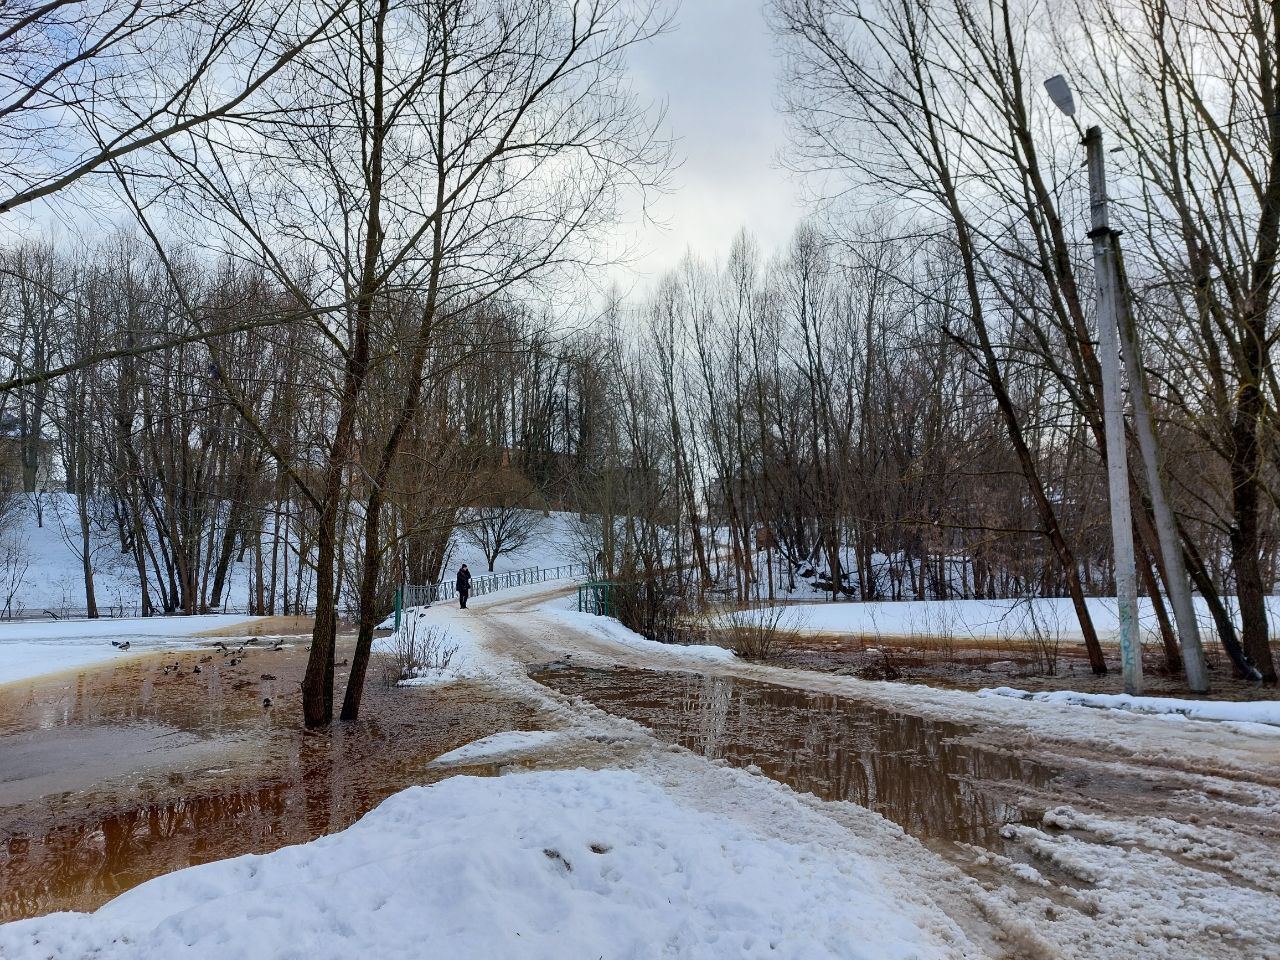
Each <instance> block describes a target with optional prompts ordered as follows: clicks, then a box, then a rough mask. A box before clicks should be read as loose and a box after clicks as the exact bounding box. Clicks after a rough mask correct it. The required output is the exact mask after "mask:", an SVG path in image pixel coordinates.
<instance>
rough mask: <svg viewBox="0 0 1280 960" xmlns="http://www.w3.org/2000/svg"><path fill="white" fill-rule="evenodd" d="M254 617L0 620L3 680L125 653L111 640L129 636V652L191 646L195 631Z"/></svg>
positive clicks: (81, 664) (65, 668)
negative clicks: (2, 621) (10, 621)
mask: <svg viewBox="0 0 1280 960" xmlns="http://www.w3.org/2000/svg"><path fill="white" fill-rule="evenodd" d="M254 619H256V618H255V617H245V616H237V615H235V614H208V615H205V616H195V617H139V618H136V619H131V618H130V619H119V620H53V621H34V622H12V623H0V683H11V682H13V681H15V680H25V679H27V678H28V677H35V676H39V675H40V674H44V673H56V672H57V671H59V670H71V669H74V668H76V667H84V666H88V665H90V664H94V663H101V662H103V661H106V660H111V659H114V658H116V657H120V656H123V654H121V652H120V651H119V650H117V649H116V648H115V647H113V646H112V645H111V641H112V640H114V641H116V642H117V643H123V642H125V641H128V643H129V652H130V653H136V652H145V651H147V650H156V649H163V648H166V647H181V646H190V645H191V638H192V637H193V636H194V635H195V634H199V633H204V632H206V631H208V630H217V629H221V628H224V627H230V626H235V625H237V624H241V623H249V622H251V621H253V620H254Z"/></svg>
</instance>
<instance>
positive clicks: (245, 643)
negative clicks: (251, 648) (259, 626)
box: [241, 637, 258, 646]
mask: <svg viewBox="0 0 1280 960" xmlns="http://www.w3.org/2000/svg"><path fill="white" fill-rule="evenodd" d="M257 642H258V638H257V637H250V638H249V639H248V640H246V641H245V642H244V644H241V646H244V645H247V644H254V643H257Z"/></svg>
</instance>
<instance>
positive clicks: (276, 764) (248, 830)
mask: <svg viewBox="0 0 1280 960" xmlns="http://www.w3.org/2000/svg"><path fill="white" fill-rule="evenodd" d="M371 693H372V694H373V695H372V696H371V697H370V699H369V701H368V703H367V705H373V704H377V705H378V708H379V709H381V710H383V711H385V712H383V713H381V714H380V715H379V714H378V713H377V712H376V711H371V713H370V715H369V716H368V718H367V719H365V720H362V721H360V722H359V723H357V724H353V725H343V726H335V727H334V728H332V730H330V731H326V732H325V733H323V734H315V733H312V734H303V733H302V732H301V731H299V730H286V729H282V728H276V729H275V730H274V731H273V732H272V733H271V735H270V736H269V737H268V736H264V738H263V739H262V740H261V741H254V742H252V743H251V744H249V749H251V750H253V751H254V754H255V756H254V760H253V761H248V762H246V763H245V765H244V770H245V774H244V776H246V777H247V778H250V782H248V783H243V784H242V785H240V786H239V787H238V788H237V787H236V786H234V785H232V786H229V787H228V786H225V785H224V786H223V787H222V789H221V790H220V791H219V792H217V793H208V792H206V793H204V794H201V793H200V791H202V790H203V791H208V790H209V789H210V785H209V783H207V782H206V783H204V784H202V783H201V782H200V781H198V780H196V781H186V782H184V781H182V780H181V779H180V778H177V779H175V780H174V781H173V782H171V783H169V784H168V785H166V787H164V788H162V790H161V793H162V794H163V795H162V796H161V797H160V798H157V799H153V800H152V801H151V802H146V803H141V804H139V803H137V801H136V795H130V794H129V793H128V792H126V793H124V794H123V795H122V794H119V793H115V792H112V788H107V789H105V790H104V791H103V792H102V793H101V794H98V795H92V794H91V795H89V796H87V797H86V798H85V799H84V800H83V801H82V802H81V803H80V804H79V805H78V809H77V810H76V811H75V812H74V813H73V814H72V815H71V816H72V817H74V819H70V818H63V819H62V820H61V821H60V822H55V823H53V824H51V825H49V826H48V827H47V828H46V829H45V830H44V832H43V833H41V832H39V830H36V831H28V832H26V833H25V834H22V833H15V832H12V831H6V832H8V833H9V836H8V839H7V841H6V843H5V844H4V845H3V846H0V921H4V920H12V919H16V918H19V917H25V916H32V915H34V914H38V913H47V912H49V911H51V910H68V909H72V910H75V909H79V910H86V909H92V908H94V907H97V906H99V905H101V904H102V903H103V902H105V901H106V900H108V899H110V898H111V897H113V896H115V895H116V894H118V893H121V892H123V891H124V890H127V889H129V888H130V887H133V886H136V885H137V884H138V883H141V882H143V881H145V880H148V879H150V878H152V877H154V876H158V875H159V874H162V873H167V872H168V871H171V870H176V869H179V868H181V867H184V866H188V865H190V864H194V863H205V862H208V861H210V860H220V859H224V858H227V857H233V856H239V855H240V854H244V853H265V852H267V851H270V850H274V849H277V848H279V847H281V846H284V845H286V844H291V843H300V842H303V841H305V840H310V839H314V838H315V837H317V836H320V835H322V834H325V833H331V832H333V831H336V830H341V829H343V828H345V827H347V826H349V825H350V824H351V823H353V822H354V821H355V820H357V819H359V818H360V817H361V816H363V815H364V814H365V813H366V812H368V811H369V810H370V809H371V808H372V807H374V806H375V805H376V804H378V803H379V802H381V801H382V800H383V799H384V798H386V797H387V796H389V795H390V794H392V793H394V792H396V791H397V790H401V789H403V788H404V787H407V786H410V785H412V784H415V783H425V782H429V780H430V779H432V778H433V777H432V775H431V774H429V773H428V772H426V769H425V768H426V761H427V760H429V759H431V758H432V757H435V756H438V755H440V754H441V753H444V752H445V751H447V750H452V749H454V748H455V747H459V746H461V745H462V744H464V743H467V742H470V741H471V740H475V739H477V738H479V737H481V736H484V735H485V734H487V733H491V732H492V731H493V730H494V729H495V728H496V729H513V728H523V727H526V726H527V725H528V722H529V720H530V719H531V716H532V713H531V711H530V710H529V708H527V707H524V706H520V705H516V704H510V703H504V702H495V701H487V702H475V703H471V702H452V701H446V700H433V701H427V700H425V699H424V698H422V697H420V696H418V695H417V694H415V693H412V692H403V691H402V692H399V693H396V692H391V693H384V692H383V691H376V692H375V691H373V690H372V689H371ZM73 696H75V698H76V701H77V702H78V703H82V704H83V703H87V702H89V701H90V700H92V698H82V697H81V696H80V691H73ZM236 709H239V707H238V706H237V707H236ZM259 709H260V708H259ZM125 805H128V806H127V807H125V808H124V809H121V807H122V806H125ZM95 806H96V807H97V809H96V810H95V809H94V807H95ZM11 813H12V811H11ZM3 816H4V812H3V811H0V828H2V827H3V826H4V820H3Z"/></svg>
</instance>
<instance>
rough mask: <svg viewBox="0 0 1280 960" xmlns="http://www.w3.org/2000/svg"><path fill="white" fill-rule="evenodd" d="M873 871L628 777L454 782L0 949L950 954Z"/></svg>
mask: <svg viewBox="0 0 1280 960" xmlns="http://www.w3.org/2000/svg"><path fill="white" fill-rule="evenodd" d="M948 928H949V925H948V924H946V923H945V922H942V923H940V922H939V920H938V918H937V917H936V916H931V915H930V914H929V912H928V911H927V910H926V908H925V906H924V905H923V904H921V903H920V901H919V899H918V898H917V897H915V896H913V895H912V893H911V891H910V890H908V889H907V888H906V886H905V884H904V883H903V881H902V879H901V878H899V877H897V876H895V875H894V874H893V873H892V872H891V871H888V870H885V869H883V868H882V867H881V866H880V865H878V864H876V863H874V862H870V861H867V860H864V859H856V858H852V857H850V856H848V855H846V854H842V852H841V851H833V850H830V849H824V848H822V847H821V846H819V845H817V844H797V843H787V842H783V841H779V840H776V839H772V838H768V837H762V836H760V835H759V834H757V833H756V832H754V831H753V830H752V829H750V827H749V826H748V825H747V824H744V823H741V822H738V821H735V820H734V819H732V818H725V817H720V816H714V815H711V814H709V813H707V812H704V811H700V810H696V809H694V808H692V807H690V806H688V805H686V804H684V803H681V802H680V801H678V800H676V799H675V798H673V797H672V796H671V795H670V794H668V793H667V792H666V791H665V790H663V789H662V788H661V787H660V786H659V785H658V784H656V783H654V782H653V781H651V780H648V779H646V778H644V777H642V776H639V775H637V774H635V773H630V772H622V771H611V770H604V771H586V770H574V771H557V772H546V773H528V774H523V775H520V776H508V777H502V778H498V779H476V778H471V777H456V778H453V779H451V780H447V781H444V782H443V783H439V784H437V785H435V786H431V787H414V788H410V789H408V790H405V791H403V792H401V793H399V794H397V795H395V796H393V797H391V798H390V799H388V800H387V801H385V802H384V803H383V804H382V805H381V806H380V807H378V808H377V809H375V810H374V811H372V812H371V813H369V814H368V815H366V816H365V817H364V818H363V819H362V820H360V821H359V822H358V823H356V824H355V825H354V826H352V827H350V828H349V829H347V830H344V831H342V832H341V833H338V834H334V835H332V836H328V837H324V838H321V839H319V840H316V841H314V842H312V843H306V844H301V845H299V846H294V847H286V848H284V849H282V850H278V851H276V852H274V853H270V854H267V855H265V856H244V857H239V858H236V859H233V860H225V861H222V862H219V863H211V864H205V865H202V866H197V867H191V868H189V869H186V870H181V871H179V872H177V873H172V874H169V875H167V876H163V877H159V878H157V879H155V880H152V881H151V882H150V883H147V884H144V885H143V886H140V887H137V888H135V889H134V890H132V891H130V892H128V893H126V894H124V895H123V896H121V897H118V898H117V899H115V900H113V901H112V902H111V903H109V904H107V905H106V906H105V907H103V908H102V909H101V910H99V911H97V912H96V913H94V914H87V915H86V914H54V915H52V916H48V917H41V918H37V919H33V920H27V921H21V922H18V923H12V924H8V925H5V926H0V955H2V956H4V957H6V958H7V960H46V958H48V957H59V958H63V960H72V958H81V957H85V958H87V957H93V958H95V960H112V958H133V960H144V958H145V960H170V958H172V957H178V956H185V957H208V958H215V957H237V958H242V960H252V958H262V960H285V958H292V957H297V958H304V957H305V958H309V960H324V958H335V960H336V958H344V960H345V958H348V957H353V956H367V957H377V958H381V960H394V958H421V957H439V958H446V957H447V958H456V960H472V958H474V960H489V958H499V957H510V958H517V957H518V958H547V960H566V958H583V960H585V958H594V957H611V958H612V957H635V958H642V957H680V958H685V960H700V958H705V960H722V958H728V957H733V958H748V957H761V958H763V957H769V958H778V960H783V958H792V960H824V958H831V960H837V958H838V960H927V958H931V957H947V956H959V955H961V953H960V951H959V950H957V949H956V948H955V946H954V945H953V944H949V943H948V940H952V941H954V940H958V939H960V938H959V936H958V932H957V931H954V930H952V929H948Z"/></svg>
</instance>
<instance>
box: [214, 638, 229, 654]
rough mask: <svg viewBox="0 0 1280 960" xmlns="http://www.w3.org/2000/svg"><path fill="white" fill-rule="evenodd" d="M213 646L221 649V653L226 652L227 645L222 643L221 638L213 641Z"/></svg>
mask: <svg viewBox="0 0 1280 960" xmlns="http://www.w3.org/2000/svg"><path fill="white" fill-rule="evenodd" d="M214 646H215V647H217V648H218V649H219V650H221V651H222V652H223V653H226V652H227V645H226V644H225V643H223V642H222V641H221V640H219V641H218V642H217V643H215V644H214Z"/></svg>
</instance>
